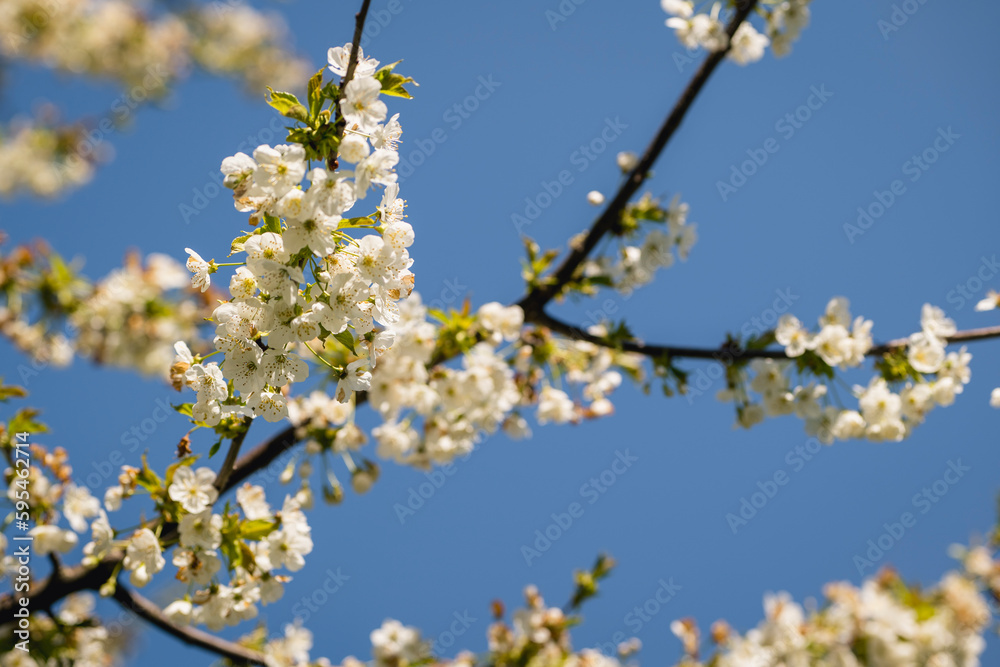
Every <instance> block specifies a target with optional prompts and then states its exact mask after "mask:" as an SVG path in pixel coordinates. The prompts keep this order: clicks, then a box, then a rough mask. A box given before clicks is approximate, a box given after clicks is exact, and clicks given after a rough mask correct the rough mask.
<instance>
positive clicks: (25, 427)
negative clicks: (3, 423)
mask: <svg viewBox="0 0 1000 667" xmlns="http://www.w3.org/2000/svg"><path fill="white" fill-rule="evenodd" d="M39 414H40V413H39V411H38V410H35V409H34V408H24V409H23V410H18V411H17V414H16V415H14V418H13V419H11V420H10V422H9V423H8V424H7V430H8V431H10V432H11V433H46V432H48V430H49V427H48V426H46V425H45V424H43V423H42V422H40V421H38V420H36V419H35V417H37V416H38V415H39Z"/></svg>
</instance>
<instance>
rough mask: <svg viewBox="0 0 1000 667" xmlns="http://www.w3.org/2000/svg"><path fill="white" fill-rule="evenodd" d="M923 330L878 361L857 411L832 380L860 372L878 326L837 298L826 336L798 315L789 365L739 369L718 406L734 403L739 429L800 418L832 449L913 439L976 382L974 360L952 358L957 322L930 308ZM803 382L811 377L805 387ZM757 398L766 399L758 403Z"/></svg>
mask: <svg viewBox="0 0 1000 667" xmlns="http://www.w3.org/2000/svg"><path fill="white" fill-rule="evenodd" d="M920 325H921V330H920V331H919V332H917V333H915V334H913V335H912V336H910V337H909V339H908V341H907V345H906V346H902V347H899V348H894V349H892V350H890V351H889V352H887V353H886V354H884V355H882V358H881V359H880V360H879V361H878V362H876V370H877V371H878V374H877V375H875V376H874V377H872V378H871V380H870V382H869V383H868V384H867V386H857V385H856V386H854V389H853V394H854V397H856V398H857V400H858V407H857V409H852V408H848V407H845V406H844V405H842V404H840V403H839V400H835V399H836V398H837V397H836V396H834V395H833V394H832V391H831V385H830V384H829V382H828V381H829V380H832V379H834V377H835V373H836V370H835V369H840V370H845V369H849V368H856V367H859V366H861V365H862V364H863V363H864V361H865V358H866V356H868V355H869V353H870V351H871V350H872V347H873V343H872V336H871V331H872V321H871V320H866V319H864V318H863V317H856V318H854V319H853V320H852V318H851V313H850V304H849V302H848V301H847V299H845V298H843V297H837V298H834V299H832V300H831V301H830V302H829V304H828V305H827V308H826V312H825V314H824V315H823V316H822V317H820V318H819V327H820V328H819V330H818V331H816V332H810V331H808V330H807V329H806V328H805V327H803V325H802V323H801V322H800V321H799V320H798V319H797V318H796V317H795V316H793V315H790V314H786V315H783V316H782V317H781V319H780V320H779V321H778V326H777V328H776V329H775V331H774V338H775V340H776V341H777V342H778V343H779V344H781V345H783V346H784V349H785V354H786V355H787V356H788V357H789V360H788V361H785V360H775V359H756V360H754V361H753V363H751V364H750V366H749V373H747V372H746V371H745V370H742V369H740V368H738V367H733V372H730V373H729V382H728V387H727V388H726V389H725V390H723V391H722V392H720V393H719V399H720V400H723V401H734V402H735V403H736V405H737V418H738V422H739V424H740V425H742V426H745V427H750V426H752V425H754V424H756V423H758V422H760V421H762V420H763V419H764V417H765V416H778V415H788V414H795V415H796V416H798V417H800V418H802V419H803V420H805V426H806V431H807V433H809V434H810V435H815V436H816V437H818V438H819V439H820V440H821V441H823V442H825V443H831V442H833V441H834V439H837V440H846V439H850V438H867V439H868V440H871V441H874V442H880V441H886V440H888V441H895V442H898V441H900V440H903V439H904V438H906V437H907V436H908V435H909V434H910V433H911V432H912V430H913V429H914V428H915V427H916V426H918V425H919V424H921V423H922V422H923V421H924V419H925V417H926V416H927V413H928V412H930V410H931V409H933V408H934V407H935V406H947V405H951V404H952V403H953V402H954V401H955V396H956V395H957V394H960V393H962V391H963V388H964V386H965V385H966V384H968V382H969V380H970V379H971V370H970V369H969V362H970V361H971V359H972V355H971V354H969V353H968V352H967V351H966V348H965V347H962V348H961V349H959V350H958V351H952V352H947V351H946V350H945V346H946V344H947V339H948V336H951V335H953V334H954V333H955V331H956V327H955V323H954V322H953V321H952V320H951V319H949V318H947V317H946V316H945V314H944V312H943V311H942V310H941V309H940V308H937V307H935V306H932V305H930V304H925V305H924V307H923V309H922V311H921V318H920ZM793 369H794V370H795V371H797V373H798V376H799V377H800V379H801V377H802V376H803V375H806V376H812V377H813V378H814V379H813V380H811V381H809V382H808V383H806V384H800V383H797V382H794V381H793V379H792V378H791V371H792V370H793ZM750 391H752V392H755V393H756V394H758V395H759V396H760V399H759V401H755V400H753V399H752V398H751V394H750Z"/></svg>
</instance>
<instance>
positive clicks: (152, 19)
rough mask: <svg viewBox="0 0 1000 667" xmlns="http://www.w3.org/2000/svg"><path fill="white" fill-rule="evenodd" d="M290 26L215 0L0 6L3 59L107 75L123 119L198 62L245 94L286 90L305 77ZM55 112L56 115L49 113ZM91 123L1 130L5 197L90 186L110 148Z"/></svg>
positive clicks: (114, 112) (113, 112) (49, 1)
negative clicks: (164, 6)
mask: <svg viewBox="0 0 1000 667" xmlns="http://www.w3.org/2000/svg"><path fill="white" fill-rule="evenodd" d="M287 41H288V35H287V30H286V28H285V24H284V22H283V21H282V19H281V18H280V17H279V16H274V15H270V14H262V13H260V12H258V11H257V10H255V9H253V8H252V7H250V6H248V5H246V4H244V3H239V4H224V3H213V4H212V5H209V6H203V7H194V8H189V9H187V10H185V11H183V12H178V13H171V12H161V13H156V14H155V15H154V13H153V12H152V11H151V9H150V8H148V7H145V8H143V7H138V6H136V4H135V3H134V2H127V1H124V0H10V1H9V2H4V3H2V5H0V55H2V56H4V57H6V58H7V59H20V60H27V61H30V62H35V63H40V64H43V65H45V66H48V67H52V68H54V69H57V70H60V71H64V72H69V73H72V74H80V75H87V76H93V77H97V78H101V79H111V80H114V81H115V82H117V83H118V84H119V85H121V86H122V89H123V91H124V92H123V94H122V95H121V96H120V97H119V98H117V99H115V100H114V102H112V103H111V105H110V109H109V111H108V116H107V118H109V119H111V120H113V121H114V123H115V124H116V125H117V124H119V123H121V122H124V120H125V119H126V118H127V117H128V116H129V115H130V114H131V113H132V112H133V110H134V109H135V108H137V107H138V106H140V105H142V104H144V103H146V102H147V101H148V100H157V99H161V98H163V97H164V96H165V95H166V94H167V93H168V92H169V90H170V88H171V86H172V85H173V84H174V83H175V82H176V81H177V80H179V79H181V78H183V77H185V76H186V75H187V74H188V72H189V71H190V70H191V65H192V64H196V65H198V66H200V67H202V68H203V69H205V70H206V71H209V72H211V73H213V74H217V75H220V76H229V77H233V78H236V79H238V80H240V81H241V82H242V83H243V84H244V87H245V88H246V89H247V90H248V91H253V92H254V93H256V92H257V91H260V90H262V89H263V88H264V87H265V85H266V84H268V83H270V84H271V85H276V86H280V87H285V86H286V85H292V84H294V83H296V82H299V81H302V80H303V79H304V78H305V77H306V76H307V67H306V64H305V62H304V61H303V60H301V59H299V58H298V57H296V56H295V55H293V54H291V53H290V52H289V51H288V50H287V48H286V47H285V43H286V42H287ZM49 115H51V114H49ZM86 126H87V122H86V121H84V122H82V123H76V124H59V123H55V122H52V121H51V119H49V120H46V119H44V118H40V119H24V118H22V119H18V120H16V121H14V122H12V123H10V124H9V126H8V127H3V128H0V159H3V161H4V163H5V164H7V165H8V168H6V169H4V170H3V173H2V174H0V196H12V195H14V194H17V193H19V192H22V191H27V192H30V193H33V194H35V195H38V196H41V197H53V196H56V195H58V194H60V193H62V192H64V191H65V190H67V189H70V188H72V187H75V186H79V185H82V184H84V183H87V182H88V181H89V180H90V179H91V178H92V176H93V173H94V167H95V164H96V163H97V162H99V161H101V159H102V155H104V154H105V151H103V150H102V147H101V146H99V145H98V146H95V145H93V144H92V142H90V141H89V140H88V138H87V129H88V128H87V127H86Z"/></svg>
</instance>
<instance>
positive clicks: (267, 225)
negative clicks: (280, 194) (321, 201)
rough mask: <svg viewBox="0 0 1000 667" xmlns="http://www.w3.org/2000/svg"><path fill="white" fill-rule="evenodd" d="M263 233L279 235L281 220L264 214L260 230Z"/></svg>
mask: <svg viewBox="0 0 1000 667" xmlns="http://www.w3.org/2000/svg"><path fill="white" fill-rule="evenodd" d="M261 229H263V230H264V231H265V232H273V233H275V234H280V233H281V218H279V217H276V216H273V215H267V214H264V226H263V227H262V228H261Z"/></svg>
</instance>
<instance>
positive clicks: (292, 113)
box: [265, 86, 309, 123]
mask: <svg viewBox="0 0 1000 667" xmlns="http://www.w3.org/2000/svg"><path fill="white" fill-rule="evenodd" d="M267 92H268V95H269V98H265V101H266V102H267V103H268V104H269V105H271V106H272V107H274V108H275V109H277V110H278V113H280V114H281V115H282V116H284V117H286V118H291V119H293V120H297V121H300V122H303V123H308V122H309V111H308V110H307V109H306V108H305V107H304V106H303V105H302V103H301V102H299V98H297V97H295V95H292V94H291V93H283V92H280V91H276V90H274V89H272V88H271V87H270V86H268V87H267Z"/></svg>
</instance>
